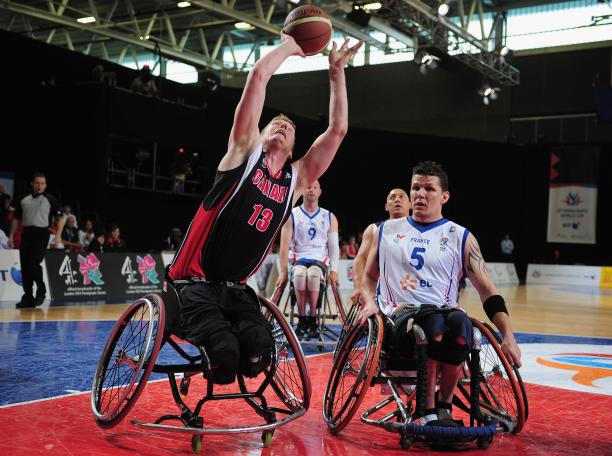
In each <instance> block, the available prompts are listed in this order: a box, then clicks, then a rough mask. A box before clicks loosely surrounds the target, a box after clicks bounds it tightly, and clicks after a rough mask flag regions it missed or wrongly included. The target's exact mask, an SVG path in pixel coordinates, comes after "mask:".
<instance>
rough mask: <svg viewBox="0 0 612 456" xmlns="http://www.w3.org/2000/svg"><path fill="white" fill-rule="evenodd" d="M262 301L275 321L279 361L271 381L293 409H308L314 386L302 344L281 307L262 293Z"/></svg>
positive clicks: (280, 395)
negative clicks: (311, 382)
mask: <svg viewBox="0 0 612 456" xmlns="http://www.w3.org/2000/svg"><path fill="white" fill-rule="evenodd" d="M260 302H261V304H262V308H263V310H264V311H265V316H266V318H267V320H268V321H269V322H270V323H271V324H272V336H273V338H274V343H275V353H276V355H275V356H276V361H277V362H276V363H275V366H274V369H275V372H274V375H273V376H272V379H271V381H270V384H271V386H272V389H273V390H274V392H275V393H276V395H277V396H278V398H279V399H280V400H281V401H282V402H283V403H284V404H285V406H286V407H288V408H289V409H290V410H292V411H294V412H295V411H298V410H300V409H304V410H308V407H309V406H310V396H311V393H312V387H311V384H310V375H309V374H308V367H307V365H306V361H305V358H304V352H303V351H302V347H301V345H300V344H299V342H298V339H297V337H296V335H295V332H294V331H293V328H292V327H291V325H290V324H289V323H287V320H286V319H285V318H284V316H283V315H282V313H281V311H280V309H279V308H278V307H277V306H276V305H275V304H274V303H273V302H271V301H270V300H268V299H266V298H262V297H260ZM290 352H292V353H293V359H291V357H290V354H291V353H290Z"/></svg>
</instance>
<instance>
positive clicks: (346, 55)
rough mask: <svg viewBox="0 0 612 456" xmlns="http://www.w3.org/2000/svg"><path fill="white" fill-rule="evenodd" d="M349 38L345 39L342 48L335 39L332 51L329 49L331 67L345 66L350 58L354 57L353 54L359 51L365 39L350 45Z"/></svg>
mask: <svg viewBox="0 0 612 456" xmlns="http://www.w3.org/2000/svg"><path fill="white" fill-rule="evenodd" d="M348 43H349V39H348V38H347V39H346V40H344V43H343V44H342V46H340V48H338V45H337V44H336V42H335V41H334V42H333V43H332V48H331V51H329V66H330V68H331V67H339V68H344V67H345V66H346V64H347V63H349V60H351V59H352V58H353V56H354V55H355V54H356V53H357V51H358V50H359V48H360V47H361V45H362V44H363V41H359V42H358V43H357V44H356V45H355V46H353V47H350V48H349V47H348Z"/></svg>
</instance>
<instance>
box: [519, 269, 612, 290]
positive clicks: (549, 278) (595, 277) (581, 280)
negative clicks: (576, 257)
mask: <svg viewBox="0 0 612 456" xmlns="http://www.w3.org/2000/svg"><path fill="white" fill-rule="evenodd" d="M601 269H602V268H601V267H599V266H566V265H556V264H530V265H529V266H528V267H527V284H542V285H583V286H591V287H599V284H600V277H601Z"/></svg>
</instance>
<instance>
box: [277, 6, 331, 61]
mask: <svg viewBox="0 0 612 456" xmlns="http://www.w3.org/2000/svg"><path fill="white" fill-rule="evenodd" d="M283 31H284V32H285V33H286V34H287V35H290V36H292V37H293V39H294V40H295V42H296V43H297V44H298V46H300V47H301V48H302V50H303V51H304V54H306V55H315V54H318V53H319V52H322V51H323V50H325V49H326V48H327V45H328V44H329V42H330V40H331V37H332V25H331V21H330V20H329V17H327V14H325V11H323V10H322V9H321V8H319V7H318V6H314V5H304V6H299V7H297V8H296V9H294V10H293V11H291V12H290V13H289V15H288V16H287V18H286V19H285V24H284V26H283Z"/></svg>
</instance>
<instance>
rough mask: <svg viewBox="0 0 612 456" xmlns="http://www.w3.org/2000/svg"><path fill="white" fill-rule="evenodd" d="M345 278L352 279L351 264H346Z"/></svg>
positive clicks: (350, 280)
mask: <svg viewBox="0 0 612 456" xmlns="http://www.w3.org/2000/svg"><path fill="white" fill-rule="evenodd" d="M346 278H347V280H348V281H349V282H352V281H353V265H351V266H347V268H346Z"/></svg>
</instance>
